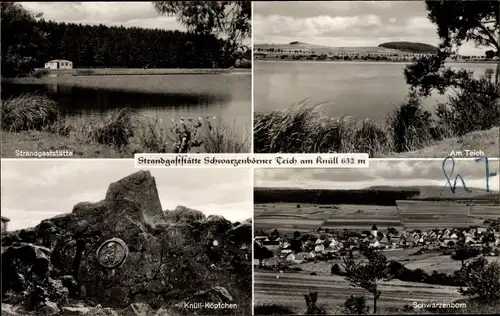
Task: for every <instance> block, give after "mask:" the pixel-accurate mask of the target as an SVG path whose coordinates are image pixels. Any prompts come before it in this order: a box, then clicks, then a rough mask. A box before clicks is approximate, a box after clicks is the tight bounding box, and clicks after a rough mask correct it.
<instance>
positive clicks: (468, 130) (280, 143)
mask: <svg viewBox="0 0 500 316" xmlns="http://www.w3.org/2000/svg"><path fill="white" fill-rule="evenodd" d="M482 84H484V86H482V87H481V90H480V91H478V92H477V94H476V95H473V94H471V93H466V94H464V95H459V96H457V97H454V98H452V99H450V100H449V101H448V102H447V103H443V104H440V105H438V107H437V108H436V113H431V112H429V111H427V110H424V109H423V108H422V106H421V104H420V100H419V99H418V98H416V97H415V96H409V98H408V99H407V100H406V101H405V102H403V103H402V104H401V105H400V106H398V107H396V108H395V109H394V110H393V112H392V113H390V114H389V115H388V116H387V117H386V120H385V122H383V123H378V122H374V121H373V120H370V119H365V120H358V119H356V118H352V117H340V118H336V117H334V118H331V117H328V116H326V115H325V114H324V113H322V112H321V111H320V110H319V106H318V105H309V104H307V102H305V101H303V102H301V103H298V104H295V105H293V106H292V107H291V108H290V109H288V110H285V111H273V112H268V113H262V112H256V113H255V114H254V150H255V152H256V153H349V152H350V153H369V155H370V157H374V158H380V157H399V156H401V157H446V156H448V155H449V154H450V152H451V151H452V150H455V151H456V150H465V149H469V150H482V151H483V152H484V153H485V155H487V156H490V157H491V156H493V157H498V145H499V142H498V137H499V129H498V126H499V121H500V99H499V97H498V96H500V92H499V91H500V90H499V89H500V88H499V87H498V86H495V85H494V84H493V83H492V82H487V81H484V82H482ZM485 96H487V97H485Z"/></svg>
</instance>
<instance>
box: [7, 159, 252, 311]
mask: <svg viewBox="0 0 500 316" xmlns="http://www.w3.org/2000/svg"><path fill="white" fill-rule="evenodd" d="M1 197H2V201H1V202H2V206H1V213H2V255H1V263H2V265H1V269H2V315H4V314H5V315H40V314H44V315H251V314H252V253H251V252H252V243H251V242H252V219H251V218H252V212H253V171H252V170H251V169H240V168H231V169H220V168H217V169H151V170H139V169H135V168H134V161H133V160H57V161H54V160H2V183H1Z"/></svg>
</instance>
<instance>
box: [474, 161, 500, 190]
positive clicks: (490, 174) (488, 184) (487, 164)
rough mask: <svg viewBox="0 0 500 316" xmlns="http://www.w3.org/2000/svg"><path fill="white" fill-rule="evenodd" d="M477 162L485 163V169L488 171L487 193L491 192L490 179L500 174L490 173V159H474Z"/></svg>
mask: <svg viewBox="0 0 500 316" xmlns="http://www.w3.org/2000/svg"><path fill="white" fill-rule="evenodd" d="M474 161H475V162H482V161H484V165H485V169H486V175H485V177H486V192H490V178H493V177H496V176H497V175H498V173H496V172H490V165H489V161H488V157H481V158H476V159H474Z"/></svg>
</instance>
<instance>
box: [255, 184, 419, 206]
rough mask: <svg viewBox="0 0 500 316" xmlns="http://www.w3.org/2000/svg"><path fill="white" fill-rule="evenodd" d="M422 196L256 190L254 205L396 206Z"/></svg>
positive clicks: (411, 192)
mask: <svg viewBox="0 0 500 316" xmlns="http://www.w3.org/2000/svg"><path fill="white" fill-rule="evenodd" d="M419 194H420V191H419V190H417V189H408V190H397V191H396V190H394V191H391V190H372V189H366V190H325V189H322V190H316V189H273V188H255V190H254V203H256V204H262V203H307V204H364V205H386V206H394V205H396V201H397V200H406V199H410V198H413V197H416V196H418V195H419Z"/></svg>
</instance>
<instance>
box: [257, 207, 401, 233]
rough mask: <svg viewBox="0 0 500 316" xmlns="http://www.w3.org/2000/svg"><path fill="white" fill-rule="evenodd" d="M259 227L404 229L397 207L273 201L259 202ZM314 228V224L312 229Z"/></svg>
mask: <svg viewBox="0 0 500 316" xmlns="http://www.w3.org/2000/svg"><path fill="white" fill-rule="evenodd" d="M254 216H255V230H264V231H266V230H271V229H278V231H284V232H288V231H296V230H298V231H301V232H304V231H311V230H312V229H315V228H317V227H319V226H321V227H322V228H328V229H349V230H370V229H371V227H372V225H374V224H375V225H377V226H379V227H381V228H384V229H385V228H387V227H388V226H391V227H395V228H396V229H399V228H402V226H401V223H400V220H399V217H398V213H397V209H396V207H393V206H373V205H372V206H370V205H335V206H334V205H312V204H300V207H297V204H290V203H271V204H258V205H255V214H254ZM311 227H313V228H312V229H311Z"/></svg>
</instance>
